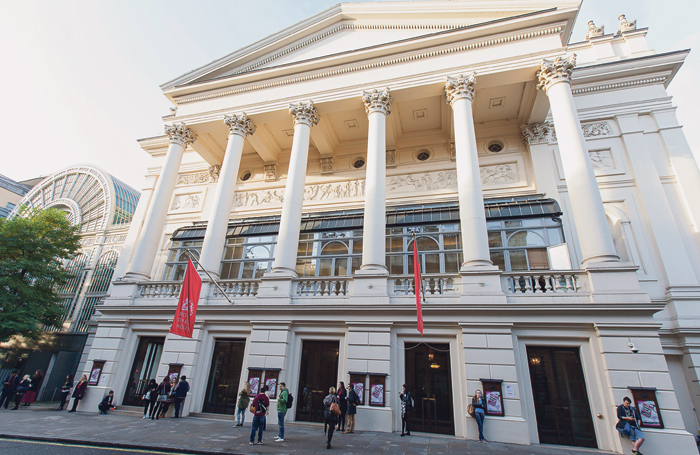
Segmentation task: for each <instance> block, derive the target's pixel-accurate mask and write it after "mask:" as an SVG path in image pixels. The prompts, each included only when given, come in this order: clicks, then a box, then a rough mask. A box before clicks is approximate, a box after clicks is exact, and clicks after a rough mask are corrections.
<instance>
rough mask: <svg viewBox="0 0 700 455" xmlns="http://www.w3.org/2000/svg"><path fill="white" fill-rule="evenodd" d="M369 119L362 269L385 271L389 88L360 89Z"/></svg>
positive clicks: (365, 271)
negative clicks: (363, 90) (369, 90)
mask: <svg viewBox="0 0 700 455" xmlns="http://www.w3.org/2000/svg"><path fill="white" fill-rule="evenodd" d="M362 102H363V103H364V105H365V111H366V112H367V118H368V120H369V134H368V136H367V182H366V185H367V186H366V189H365V214H364V227H363V240H362V242H363V244H362V266H361V267H360V270H361V273H362V272H364V273H371V274H377V273H379V274H388V273H389V272H388V270H387V268H386V240H385V239H386V116H387V115H389V114H391V95H389V89H388V88H385V89H383V90H376V89H375V90H372V91H371V92H363V94H362Z"/></svg>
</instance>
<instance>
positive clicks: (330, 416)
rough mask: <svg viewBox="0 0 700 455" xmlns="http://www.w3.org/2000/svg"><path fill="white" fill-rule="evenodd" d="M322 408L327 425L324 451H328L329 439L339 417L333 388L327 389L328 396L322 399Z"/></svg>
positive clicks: (338, 407)
mask: <svg viewBox="0 0 700 455" xmlns="http://www.w3.org/2000/svg"><path fill="white" fill-rule="evenodd" d="M323 406H324V407H325V408H326V409H325V411H324V413H323V417H324V419H323V420H324V421H325V422H326V424H328V439H327V440H326V449H330V448H331V439H333V430H334V429H335V425H336V424H337V423H338V416H339V415H340V405H339V404H338V396H337V395H336V391H335V387H331V388H330V389H328V395H327V396H326V398H324V399H323Z"/></svg>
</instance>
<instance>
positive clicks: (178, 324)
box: [170, 259, 202, 338]
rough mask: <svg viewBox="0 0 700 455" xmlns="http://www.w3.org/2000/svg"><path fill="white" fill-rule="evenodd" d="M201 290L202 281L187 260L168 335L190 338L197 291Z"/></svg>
mask: <svg viewBox="0 0 700 455" xmlns="http://www.w3.org/2000/svg"><path fill="white" fill-rule="evenodd" d="M201 290H202V279H201V278H200V277H199V274H198V273H197V269H195V267H194V264H192V259H189V260H188V263H187V269H186V270H185V279H184V280H183V282H182V290H181V291H180V302H178V304H177V311H176V312H175V319H173V325H172V327H170V333H174V334H175V335H180V336H183V337H187V338H192V331H193V330H194V319H195V317H197V304H198V303H199V291H201Z"/></svg>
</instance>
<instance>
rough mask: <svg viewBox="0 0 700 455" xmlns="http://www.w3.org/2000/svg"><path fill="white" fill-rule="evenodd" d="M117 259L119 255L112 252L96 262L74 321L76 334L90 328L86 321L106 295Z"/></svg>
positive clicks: (108, 252)
mask: <svg viewBox="0 0 700 455" xmlns="http://www.w3.org/2000/svg"><path fill="white" fill-rule="evenodd" d="M117 259H119V253H117V252H116V251H114V250H112V251H107V252H106V253H104V254H103V255H102V256H100V259H99V260H98V261H97V265H96V266H95V271H94V272H93V274H92V278H91V280H90V286H88V289H87V292H86V294H85V300H84V301H83V304H82V307H81V308H80V311H78V315H77V317H76V319H75V325H74V329H73V330H75V331H76V332H87V331H88V329H89V328H90V327H89V326H88V321H89V320H90V318H91V317H92V315H93V314H94V313H95V306H96V305H97V303H98V302H99V301H100V300H102V299H104V298H105V296H106V295H107V290H108V289H109V284H110V283H111V282H112V275H114V267H116V265H117Z"/></svg>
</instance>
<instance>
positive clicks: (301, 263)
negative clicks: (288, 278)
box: [297, 259, 309, 276]
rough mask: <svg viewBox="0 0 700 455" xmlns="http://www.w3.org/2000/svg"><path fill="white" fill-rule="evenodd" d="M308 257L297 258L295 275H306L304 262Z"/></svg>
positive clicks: (305, 262)
mask: <svg viewBox="0 0 700 455" xmlns="http://www.w3.org/2000/svg"><path fill="white" fill-rule="evenodd" d="M308 261H309V259H297V275H299V276H308V275H307V274H306V264H307V262H308Z"/></svg>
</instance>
